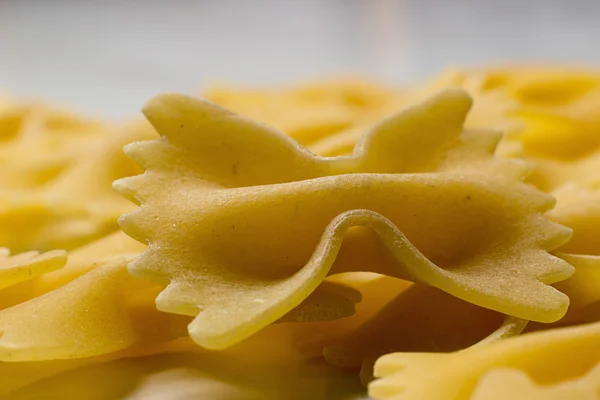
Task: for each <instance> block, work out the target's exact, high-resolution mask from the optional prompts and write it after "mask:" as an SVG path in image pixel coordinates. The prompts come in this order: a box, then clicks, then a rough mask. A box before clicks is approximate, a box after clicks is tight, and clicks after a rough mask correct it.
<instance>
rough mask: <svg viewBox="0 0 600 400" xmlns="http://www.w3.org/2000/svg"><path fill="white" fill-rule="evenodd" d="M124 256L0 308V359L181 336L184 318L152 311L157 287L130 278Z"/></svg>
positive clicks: (75, 354)
mask: <svg viewBox="0 0 600 400" xmlns="http://www.w3.org/2000/svg"><path fill="white" fill-rule="evenodd" d="M129 260H130V259H129V258H127V257H123V258H122V259H120V260H118V259H117V260H114V261H112V262H106V263H104V264H103V265H101V266H100V267H97V268H96V269H94V270H92V271H90V272H88V273H86V274H84V275H82V276H81V277H79V278H77V279H75V280H73V281H71V282H69V283H68V284H66V285H64V286H62V287H60V288H58V289H56V290H54V291H52V292H49V293H47V294H45V295H43V296H40V297H36V298H33V299H31V300H28V301H26V302H24V303H21V304H18V305H15V306H13V307H10V308H7V309H4V310H2V311H0V332H1V334H2V335H1V336H0V360H2V361H13V362H14V361H42V360H54V359H65V358H83V357H92V356H97V355H102V354H108V353H112V352H116V351H120V350H124V349H127V348H130V347H133V346H142V345H143V344H144V343H152V344H155V343H161V342H167V341H169V340H174V339H176V338H177V337H181V336H186V330H185V326H186V325H187V323H188V322H189V319H188V318H185V317H182V316H176V315H173V314H167V313H160V312H158V311H156V309H155V308H154V302H153V299H154V297H156V294H158V292H159V291H160V289H162V288H161V287H156V286H155V285H150V284H148V283H146V282H144V281H139V280H135V279H134V278H131V277H129V275H128V274H127V272H126V270H125V266H126V264H127V262H128V261H129Z"/></svg>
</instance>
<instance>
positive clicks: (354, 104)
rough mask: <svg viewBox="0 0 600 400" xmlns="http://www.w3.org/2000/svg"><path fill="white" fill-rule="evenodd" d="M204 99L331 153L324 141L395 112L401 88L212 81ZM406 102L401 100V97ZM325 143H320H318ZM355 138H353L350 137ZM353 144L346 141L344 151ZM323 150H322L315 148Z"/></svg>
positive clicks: (340, 82)
mask: <svg viewBox="0 0 600 400" xmlns="http://www.w3.org/2000/svg"><path fill="white" fill-rule="evenodd" d="M204 95H205V96H206V98H207V99H208V100H211V101H214V102H215V103H217V104H219V105H221V106H224V107H227V108H228V109H231V110H233V111H235V112H237V113H239V114H241V115H245V116H247V117H250V118H254V119H257V120H259V121H264V122H266V123H268V124H270V125H272V126H274V127H276V128H277V129H279V130H281V131H282V132H285V133H286V134H287V135H289V136H291V137H292V138H294V139H295V140H296V141H297V142H299V143H300V144H302V145H304V146H306V147H307V148H308V149H309V150H311V151H312V152H314V153H315V154H319V155H322V156H329V155H339V154H342V153H336V154H333V152H334V150H333V148H334V147H338V146H331V147H329V148H328V147H327V142H328V140H329V139H330V138H331V137H332V136H333V137H335V136H337V135H338V134H340V135H344V134H345V132H346V131H355V130H356V129H357V127H358V129H359V130H360V131H361V133H362V132H363V131H364V125H365V124H368V123H373V122H375V121H376V120H377V119H379V118H381V117H382V116H384V115H386V114H387V113H389V112H390V111H395V110H397V109H398V108H397V107H395V108H393V107H392V105H394V106H396V105H397V103H398V101H401V100H400V99H404V96H402V94H401V93H399V92H397V91H392V90H389V89H388V88H385V87H383V86H381V85H378V84H376V83H372V82H368V81H364V80H361V79H336V80H324V81H314V82H309V83H305V84H303V85H297V86H292V87H289V88H280V89H267V88H263V89H262V90H257V89H245V90H244V89H239V88H238V89H233V88H230V87H227V86H215V87H213V88H211V89H209V90H208V91H207V92H206V93H205V94H204ZM402 104H403V105H406V104H407V102H406V100H403V103H402ZM322 142H325V143H322ZM354 142H355V141H354ZM353 147H354V143H352V145H351V146H350V152H351V150H352V148H353ZM321 150H323V152H321Z"/></svg>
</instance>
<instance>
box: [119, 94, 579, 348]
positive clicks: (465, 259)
mask: <svg viewBox="0 0 600 400" xmlns="http://www.w3.org/2000/svg"><path fill="white" fill-rule="evenodd" d="M470 105H471V101H470V99H469V97H468V96H467V95H466V94H464V93H463V92H461V91H452V90H451V91H446V92H443V93H440V94H439V95H437V96H435V97H433V98H432V99H430V100H428V101H427V102H425V103H423V104H422V105H420V106H418V107H415V108H413V109H410V110H407V111H405V112H403V113H400V114H398V115H396V116H392V117H390V118H389V119H386V120H384V121H383V122H381V123H380V124H379V125H376V126H375V127H374V128H373V129H372V130H371V131H370V132H368V133H367V134H365V136H363V138H362V140H361V142H359V144H357V147H356V150H355V152H354V154H353V155H351V156H347V157H338V158H322V157H317V156H314V155H313V154H311V153H309V152H308V151H306V150H305V149H304V148H302V147H301V146H299V145H298V144H296V143H295V142H294V141H293V140H291V139H289V138H288V137H286V136H284V135H283V134H282V133H280V132H279V131H276V130H274V129H272V128H269V127H267V126H264V125H261V124H259V123H256V122H254V121H252V120H248V119H244V118H242V117H240V116H238V115H236V114H234V113H232V112H230V111H227V110H225V109H222V108H220V107H217V106H215V105H213V104H211V103H206V102H202V101H199V100H194V99H192V98H188V97H185V96H179V95H164V96H159V97H157V98H155V99H154V100H152V101H151V102H150V103H148V105H147V106H146V107H145V113H146V115H147V116H148V118H149V120H150V121H151V123H152V124H153V125H154V126H155V128H156V129H157V131H158V132H159V134H161V136H162V137H161V139H160V140H156V141H149V142H140V143H134V144H132V145H129V146H128V147H127V150H126V151H127V153H128V154H129V155H130V156H131V157H132V158H133V159H135V160H136V161H137V162H139V163H140V164H141V165H142V166H144V167H145V169H146V173H145V174H143V175H140V176H137V177H132V178H126V179H123V180H121V181H117V182H116V183H115V188H116V189H117V190H118V191H119V192H121V193H123V194H124V195H126V196H127V197H128V198H130V199H131V200H133V201H134V202H136V203H138V204H141V207H140V208H139V209H138V210H137V211H135V212H132V213H129V214H127V215H125V216H124V217H123V218H122V219H121V221H120V223H121V226H122V228H123V230H124V231H125V232H126V233H127V234H129V235H130V236H132V237H133V238H135V239H138V240H140V241H142V242H149V243H150V245H149V248H148V250H147V251H146V252H144V253H143V254H142V255H141V256H140V257H139V258H138V259H136V260H135V261H134V262H133V263H131V264H130V266H129V269H130V271H131V272H132V273H133V274H134V275H135V276H140V277H146V278H151V279H155V280H158V281H161V282H165V283H168V285H167V288H166V289H165V290H164V291H163V292H162V293H161V294H160V295H159V297H158V298H157V306H158V307H159V309H161V310H163V311H168V312H174V313H180V314H185V315H192V316H196V318H195V319H194V321H193V322H192V324H191V325H190V327H189V331H190V335H191V336H192V338H193V339H194V340H195V341H196V342H198V343H199V344H201V345H202V346H204V347H208V348H215V349H216V348H225V347H228V346H231V345H232V344H234V343H236V342H238V341H240V340H242V339H244V338H246V337H248V336H249V335H251V334H253V333H255V332H257V331H258V330H259V329H262V328H263V327H265V326H266V325H268V324H269V323H271V322H274V321H275V320H277V319H278V318H280V317H281V316H283V315H284V314H285V313H287V312H288V311H289V310H290V309H291V308H293V307H295V306H297V305H299V304H300V303H301V302H302V300H303V299H304V298H306V297H307V296H308V295H309V294H310V293H311V292H312V291H314V290H315V289H316V288H317V287H318V286H319V284H320V283H321V282H322V280H323V279H324V278H325V276H327V275H328V274H330V273H335V272H348V271H361V270H362V271H374V272H380V273H385V274H388V275H392V276H397V277H400V278H408V279H411V280H414V281H418V282H422V283H425V284H428V285H432V286H436V287H438V288H440V289H442V290H443V291H446V292H448V293H449V294H451V295H453V296H456V297H459V298H461V299H464V300H465V301H468V302H471V303H474V304H477V305H480V306H484V307H487V308H491V309H493V310H496V311H499V312H502V313H505V314H508V315H514V316H517V317H520V318H524V319H530V320H537V321H545V322H551V321H555V320H557V319H559V318H561V317H562V316H563V315H564V313H565V312H566V308H567V305H568V299H567V298H566V296H564V295H563V294H561V293H560V292H558V291H557V290H555V289H553V288H552V287H550V286H548V284H550V283H554V282H557V281H560V280H563V279H566V278H567V277H569V276H570V275H571V274H572V272H573V271H572V267H571V266H570V265H569V264H567V263H566V262H564V261H562V260H560V259H558V258H556V257H553V256H551V255H549V254H548V253H547V252H546V250H549V249H552V248H555V247H557V246H559V245H561V244H562V243H564V242H565V241H566V240H567V239H568V237H569V236H570V231H569V230H567V229H565V228H563V227H561V226H559V225H556V224H553V223H550V222H549V221H548V220H546V219H545V218H544V217H543V216H542V215H541V214H540V213H541V212H544V211H546V210H548V209H549V208H551V207H552V200H551V199H550V198H548V197H546V196H545V195H543V194H542V193H541V192H538V191H536V190H535V189H534V188H532V187H530V186H528V185H526V184H524V183H522V177H523V174H524V173H525V171H526V167H525V166H524V165H523V164H522V163H520V162H518V161H513V160H503V159H498V158H495V157H494V156H493V151H494V148H495V145H496V143H497V141H498V140H499V136H498V135H496V134H495V133H491V132H486V131H468V130H463V129H462V124H463V121H464V119H465V116H466V114H467V112H468V109H469V107H470ZM457 216H460V221H459V220H457V219H456V217H457ZM509 216H510V217H509ZM343 242H345V243H346V247H344V245H343ZM465 243H468V246H465ZM499 282H500V283H501V284H500V285H499V284H498V283H499Z"/></svg>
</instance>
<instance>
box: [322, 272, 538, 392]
mask: <svg viewBox="0 0 600 400" xmlns="http://www.w3.org/2000/svg"><path fill="white" fill-rule="evenodd" d="M526 325H527V321H524V320H519V319H516V318H506V317H505V316H503V315H502V314H500V313H497V312H495V311H491V310H488V309H485V308H482V307H478V306H475V305H473V304H470V303H467V302H465V301H463V300H460V299H458V298H456V297H453V296H451V295H449V294H447V293H444V292H442V291H440V290H439V289H436V288H433V287H428V286H425V285H419V284H416V285H413V286H411V287H410V288H407V289H406V290H404V291H403V292H402V293H401V294H399V295H398V296H397V297H396V298H394V299H393V300H392V301H390V302H389V303H387V304H386V305H385V306H384V307H383V308H381V309H380V310H378V311H377V312H376V314H375V315H374V316H373V317H372V318H371V319H370V320H368V321H366V322H365V323H364V324H363V325H362V326H360V327H358V329H356V330H355V331H353V332H351V333H350V334H349V335H347V337H345V338H343V339H342V340H337V341H332V342H330V343H327V342H323V343H322V345H324V350H323V355H324V357H325V359H326V360H327V361H329V362H330V363H332V364H333V365H336V366H339V367H344V368H348V367H360V366H362V371H361V376H362V377H363V379H364V380H366V381H368V380H370V379H371V376H372V367H373V362H374V361H375V360H376V359H377V358H378V357H379V356H381V355H383V354H386V353H391V352H396V351H421V352H424V351H432V352H433V351H435V352H448V351H456V350H462V349H465V348H467V347H470V346H472V345H475V344H477V343H478V342H481V341H484V340H486V339H487V340H492V339H499V338H504V337H508V336H514V335H518V334H519V333H521V331H522V330H523V329H524V328H525V326H526Z"/></svg>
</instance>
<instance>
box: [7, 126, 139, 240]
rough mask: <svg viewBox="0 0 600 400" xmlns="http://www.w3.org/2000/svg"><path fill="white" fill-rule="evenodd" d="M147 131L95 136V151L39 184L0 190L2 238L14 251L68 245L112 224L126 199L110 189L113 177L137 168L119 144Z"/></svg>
mask: <svg viewBox="0 0 600 400" xmlns="http://www.w3.org/2000/svg"><path fill="white" fill-rule="evenodd" d="M148 132H149V131H148V129H147V127H146V126H145V125H141V126H139V127H138V126H133V127H130V128H129V129H128V130H126V131H124V132H122V133H124V134H116V135H114V136H112V137H109V138H103V139H102V142H101V143H99V142H98V141H95V143H94V146H95V148H94V150H93V151H91V150H90V151H87V152H83V153H82V154H80V155H79V159H78V160H77V162H74V163H73V164H72V165H70V166H69V167H68V168H66V170H64V171H62V173H61V174H60V175H59V176H57V177H55V178H54V179H53V180H52V181H51V182H49V183H47V184H46V185H43V186H41V187H38V188H31V189H29V190H27V191H23V190H6V191H0V227H1V229H0V243H3V244H4V245H5V246H7V247H9V248H10V249H11V250H13V251H24V250H30V249H39V250H51V249H56V248H62V249H67V250H70V249H73V248H76V247H79V246H81V245H83V244H86V243H88V242H90V241H93V240H95V239H97V238H99V237H101V236H103V235H105V234H107V233H109V232H111V231H114V230H116V229H117V225H116V223H115V220H116V218H117V216H118V215H119V214H121V213H123V212H125V211H127V210H128V209H129V204H128V203H127V202H125V201H124V200H123V199H121V198H120V197H119V196H117V195H116V194H115V193H113V192H112V190H111V187H110V185H111V182H112V181H113V180H114V179H117V178H119V177H122V176H126V175H130V174H132V173H135V172H136V171H137V170H136V166H135V164H133V163H131V162H130V161H129V160H128V159H127V158H126V157H125V156H124V155H123V154H122V151H121V148H122V146H123V145H125V144H126V143H129V142H131V141H133V140H140V139H144V138H146V137H148V135H149V133H148Z"/></svg>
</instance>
